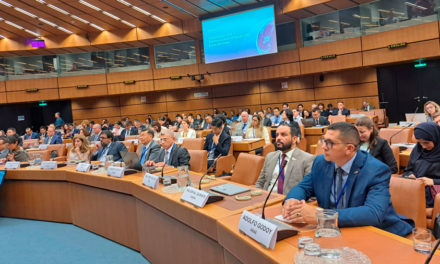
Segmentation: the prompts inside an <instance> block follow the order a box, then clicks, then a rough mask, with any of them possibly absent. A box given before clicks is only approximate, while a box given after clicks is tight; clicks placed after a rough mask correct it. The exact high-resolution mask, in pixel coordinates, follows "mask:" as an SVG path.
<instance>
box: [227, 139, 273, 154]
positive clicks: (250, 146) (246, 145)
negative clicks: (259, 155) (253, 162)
mask: <svg viewBox="0 0 440 264" xmlns="http://www.w3.org/2000/svg"><path fill="white" fill-rule="evenodd" d="M265 144H266V142H265V141H264V138H256V139H243V141H240V142H232V147H233V150H234V151H241V152H249V151H252V150H256V149H258V148H262V147H264V145H265Z"/></svg>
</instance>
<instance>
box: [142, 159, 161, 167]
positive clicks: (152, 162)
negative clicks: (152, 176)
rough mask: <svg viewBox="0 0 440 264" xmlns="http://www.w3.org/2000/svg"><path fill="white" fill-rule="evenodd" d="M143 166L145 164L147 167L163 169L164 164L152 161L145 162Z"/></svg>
mask: <svg viewBox="0 0 440 264" xmlns="http://www.w3.org/2000/svg"><path fill="white" fill-rule="evenodd" d="M145 164H146V165H147V166H148V167H151V166H156V167H163V166H165V162H154V161H152V160H147V161H146V162H145Z"/></svg>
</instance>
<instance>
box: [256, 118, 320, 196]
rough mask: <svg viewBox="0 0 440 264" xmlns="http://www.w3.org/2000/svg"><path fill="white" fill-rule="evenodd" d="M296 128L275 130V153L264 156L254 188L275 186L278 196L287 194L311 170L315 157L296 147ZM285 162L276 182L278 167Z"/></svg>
mask: <svg viewBox="0 0 440 264" xmlns="http://www.w3.org/2000/svg"><path fill="white" fill-rule="evenodd" d="M298 132H299V131H298V128H297V127H295V126H291V125H288V124H282V125H280V126H279V127H278V128H277V130H276V146H277V149H278V150H277V151H275V152H271V153H269V154H268V155H267V156H266V159H265V161H264V167H263V169H262V171H261V173H260V177H258V180H257V183H256V184H255V187H257V188H261V189H264V190H270V188H272V185H273V184H277V186H276V187H277V190H278V193H279V194H287V193H288V192H289V191H290V189H292V188H293V187H294V186H296V185H297V184H298V183H299V182H300V181H301V180H302V179H303V178H304V175H306V174H308V173H309V172H310V171H311V169H312V164H313V160H314V158H315V156H313V155H312V154H309V153H307V152H304V151H302V150H300V149H299V148H297V147H296V142H297V135H298ZM284 161H287V163H286V165H285V166H284V170H283V172H282V173H281V175H280V178H279V180H278V181H277V182H276V179H277V177H278V174H279V173H280V167H283V166H282V164H283V163H284Z"/></svg>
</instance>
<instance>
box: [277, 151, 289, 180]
mask: <svg viewBox="0 0 440 264" xmlns="http://www.w3.org/2000/svg"><path fill="white" fill-rule="evenodd" d="M286 158H287V156H286ZM284 167H286V166H284ZM284 167H283V170H282V171H281V159H280V157H278V170H279V171H281V175H280V177H281V179H282V180H283V181H284Z"/></svg>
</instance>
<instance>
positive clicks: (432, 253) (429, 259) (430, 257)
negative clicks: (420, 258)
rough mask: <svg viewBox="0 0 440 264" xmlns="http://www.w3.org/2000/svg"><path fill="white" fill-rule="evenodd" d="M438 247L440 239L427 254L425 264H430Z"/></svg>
mask: <svg viewBox="0 0 440 264" xmlns="http://www.w3.org/2000/svg"><path fill="white" fill-rule="evenodd" d="M439 245H440V239H439V240H438V241H437V243H436V244H435V246H434V248H433V249H432V251H431V253H430V254H429V256H428V258H427V259H426V261H425V264H429V262H431V259H432V256H434V253H435V251H436V250H437V248H438V246H439Z"/></svg>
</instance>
